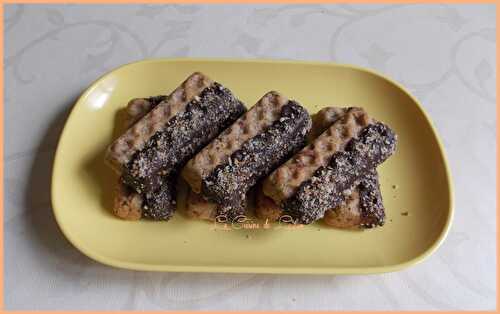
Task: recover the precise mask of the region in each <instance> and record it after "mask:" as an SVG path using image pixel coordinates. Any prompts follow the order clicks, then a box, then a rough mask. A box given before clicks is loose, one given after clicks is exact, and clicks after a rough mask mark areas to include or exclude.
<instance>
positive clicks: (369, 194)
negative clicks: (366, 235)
mask: <svg viewBox="0 0 500 314" xmlns="http://www.w3.org/2000/svg"><path fill="white" fill-rule="evenodd" d="M357 189H358V191H359V206H360V209H361V223H360V228H373V227H377V226H383V225H384V223H385V210H384V204H383V202H382V194H381V193H380V184H379V180H378V174H377V171H376V170H375V169H371V170H370V171H368V172H367V173H366V174H365V175H364V176H363V178H362V179H361V180H360V182H359V184H358V186H357Z"/></svg>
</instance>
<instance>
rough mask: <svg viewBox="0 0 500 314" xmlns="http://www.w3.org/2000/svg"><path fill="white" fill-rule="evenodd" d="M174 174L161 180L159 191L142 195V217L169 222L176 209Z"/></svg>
mask: <svg viewBox="0 0 500 314" xmlns="http://www.w3.org/2000/svg"><path fill="white" fill-rule="evenodd" d="M176 177H177V176H176V174H172V175H170V176H167V177H165V178H163V183H162V185H161V187H160V189H159V190H157V191H155V192H153V193H146V194H144V203H143V205H142V217H143V218H147V219H153V220H169V219H170V218H171V217H172V216H173V215H174V213H175V209H176V195H177V193H176V183H177V182H176Z"/></svg>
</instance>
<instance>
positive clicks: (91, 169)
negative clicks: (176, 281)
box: [52, 59, 453, 274]
mask: <svg viewBox="0 0 500 314" xmlns="http://www.w3.org/2000/svg"><path fill="white" fill-rule="evenodd" d="M194 71H201V72H204V73H206V74H207V75H208V76H210V77H211V78H212V79H214V80H216V81H219V82H220V83H222V84H223V85H225V86H227V87H228V88H230V89H231V90H232V91H233V92H234V93H235V94H236V95H237V96H238V97H239V98H240V99H241V100H242V101H243V102H245V104H246V105H247V106H252V105H253V104H254V103H255V102H256V101H257V100H258V99H259V98H260V97H261V96H262V95H264V93H266V92H267V91H269V90H277V91H280V92H282V93H283V94H285V95H287V96H288V97H289V98H291V99H296V100H298V101H299V102H300V103H301V104H303V105H304V106H305V107H306V108H307V109H308V110H309V112H310V113H311V114H312V113H315V112H316V111H318V110H319V109H321V108H322V107H323V106H327V105H336V106H347V105H356V106H362V107H364V108H365V109H366V110H367V111H368V113H369V114H370V115H371V116H373V117H374V118H376V119H378V120H381V121H383V122H385V123H387V124H389V125H390V126H391V127H392V128H393V129H394V130H395V131H396V132H397V134H398V136H399V143H398V149H397V152H396V154H395V155H394V156H392V157H391V158H390V159H389V160H388V161H387V162H385V163H384V164H383V165H381V166H380V167H379V172H380V177H381V185H382V194H383V198H384V204H385V207H386V212H387V223H386V224H385V226H384V227H382V228H378V229H375V230H367V231H344V230H335V229H332V228H329V227H327V226H325V225H323V224H322V223H321V222H318V223H315V224H313V225H309V226H305V227H302V228H300V226H299V227H295V228H292V227H290V226H289V225H286V226H285V225H270V226H268V227H269V228H265V226H264V225H263V224H262V222H255V223H254V224H251V223H250V224H247V225H245V226H242V225H234V226H228V228H226V229H227V230H225V229H224V228H223V226H222V225H214V224H211V223H209V222H204V221H194V220H189V219H188V218H185V217H184V216H183V214H182V207H183V202H182V201H180V204H179V210H178V213H177V214H176V215H175V216H174V218H173V219H172V220H171V221H170V222H151V221H139V222H128V221H123V220H120V219H117V218H115V217H114V216H113V215H112V214H111V213H110V210H111V204H112V191H113V188H114V187H115V185H116V182H117V178H116V176H115V175H114V174H113V173H112V171H111V170H110V169H108V167H106V166H105V164H104V162H103V153H104V149H105V148H106V146H107V145H108V144H109V143H111V141H112V140H113V138H115V137H116V136H118V132H119V130H117V125H118V122H117V121H119V120H120V115H121V114H120V109H122V108H123V107H124V106H125V105H126V103H127V102H128V100H130V99H131V98H134V97H145V96H150V95H158V94H165V93H169V92H170V91H172V90H173V89H174V88H175V87H176V86H177V85H178V84H179V83H180V82H181V81H182V80H184V79H185V78H186V77H187V76H188V75H189V74H191V73H192V72H194ZM121 112H123V111H121ZM182 196H183V193H180V197H182ZM52 203H53V208H54V214H55V217H56V219H57V222H58V224H59V226H60V227H61V230H62V231H63V233H64V234H65V235H66V237H67V238H68V239H69V240H70V241H71V243H73V245H74V246H76V247H77V248H78V249H79V250H80V251H82V252H83V253H84V254H86V255H88V256H89V257H91V258H93V259H95V260H97V261H99V262H102V263H104V264H108V265H112V266H116V267H122V268H129V269H137V270H153V271H199V272H252V273H335V274H347V273H351V274H352V273H355V274H366V273H379V272H388V271H395V270H399V269H402V268H404V267H407V266H409V265H412V264H414V263H416V262H418V261H421V260H422V259H424V258H425V257H426V256H428V255H429V254H431V252H433V251H434V250H435V249H436V248H437V247H438V246H439V244H440V243H441V242H442V241H443V239H444V238H445V236H446V233H447V231H448V229H449V227H450V223H451V219H452V211H453V197H452V186H451V179H450V173H449V170H448V166H447V163H446V158H445V155H444V151H443V147H442V145H441V144H440V141H439V139H438V137H437V135H436V131H435V129H434V128H433V126H432V124H431V122H430V121H429V118H428V117H427V115H426V114H425V112H424V111H423V109H422V107H421V106H420V105H419V104H418V102H417V101H416V100H415V98H413V97H412V96H410V95H409V94H408V93H407V92H406V91H405V90H404V89H403V88H402V87H401V86H399V85H397V84H396V83H394V82H392V81H390V80H389V79H387V78H384V77H382V76H381V75H379V74H376V73H374V72H371V71H368V70H365V69H361V68H358V67H353V66H344V65H335V64H330V63H311V62H292V61H290V62H288V61H248V60H206V59H203V60H202V59H199V60H198V59H194V60H193V59H167V60H147V61H141V62H137V63H133V64H129V65H125V66H123V67H120V68H118V69H116V70H114V71H112V72H111V73H109V74H106V75H105V76H103V77H102V78H100V79H99V80H97V81H96V82H95V83H94V84H92V86H90V87H89V88H88V89H87V91H85V92H84V93H83V95H82V96H81V97H80V99H79V100H78V102H77V103H76V105H75V106H74V108H73V110H72V112H71V115H70V116H69V118H68V120H67V122H66V126H65V128H64V131H63V133H62V135H61V138H60V141H59V145H58V148H57V153H56V157H55V164H54V172H53V178H52Z"/></svg>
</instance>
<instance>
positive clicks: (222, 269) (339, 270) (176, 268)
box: [50, 57, 455, 274]
mask: <svg viewBox="0 0 500 314" xmlns="http://www.w3.org/2000/svg"><path fill="white" fill-rule="evenodd" d="M155 62H161V63H163V62H167V63H174V62H175V63H176V62H222V63H231V62H238V63H273V64H276V63H279V64H301V65H315V66H328V67H341V68H349V69H354V70H358V71H361V72H365V73H368V74H371V75H374V76H376V77H378V78H380V79H382V80H385V81H386V82H388V83H389V84H392V85H394V86H395V87H397V88H399V89H400V90H401V91H402V92H403V93H405V94H406V95H407V96H408V97H409V98H410V99H411V100H412V101H413V102H414V103H415V104H416V105H417V108H418V110H420V113H421V114H422V115H423V116H424V118H425V120H426V122H427V123H428V125H429V126H430V129H431V131H432V133H433V135H434V137H435V138H436V141H437V144H438V148H439V152H440V156H441V158H442V160H443V164H444V170H445V174H446V180H447V182H448V189H447V190H448V199H449V208H448V215H447V217H446V222H445V225H444V227H443V229H442V230H441V231H440V234H439V235H438V237H437V239H436V240H435V241H434V242H433V243H432V244H431V245H430V246H429V247H428V248H427V249H426V250H424V251H423V252H421V253H420V254H419V255H417V256H415V257H413V258H412V259H410V260H408V261H405V262H402V263H397V264H393V265H384V266H370V267H335V266H332V267H306V266H304V267H302V266H298V267H270V266H269V267H267V266H266V267H260V266H223V265H222V266H221V265H210V266H208V265H205V266H203V265H200V266H192V265H169V264H147V263H139V262H127V261H121V260H117V259H114V258H111V257H106V256H103V255H100V254H98V253H96V252H93V251H92V249H90V248H88V247H86V246H85V244H82V243H80V242H79V241H78V240H77V239H75V237H73V236H72V235H71V231H70V230H68V229H67V228H66V227H65V226H64V223H63V222H62V220H61V217H60V216H59V214H58V213H59V212H60V211H61V209H58V208H60V206H59V205H58V201H57V199H58V198H57V197H56V193H57V177H58V176H57V171H58V169H59V167H58V165H59V164H60V163H61V160H60V159H61V158H60V155H61V141H62V139H63V138H64V136H65V134H66V131H67V126H68V124H69V123H68V122H70V120H71V119H72V118H73V117H74V112H75V109H76V108H77V107H78V106H79V105H80V103H82V102H83V101H84V99H86V98H87V96H88V95H89V94H90V93H91V92H92V91H93V90H94V89H95V88H96V87H97V86H98V85H99V84H100V83H101V82H102V81H104V80H105V79H107V78H108V77H109V76H111V75H113V74H115V73H116V72H118V71H120V70H122V69H124V68H126V67H132V66H137V65H142V64H146V63H155ZM51 175H52V178H51V194H50V196H51V204H52V212H53V214H54V217H55V220H56V222H57V225H58V226H59V229H60V230H61V232H62V233H63V235H64V236H65V237H66V239H68V241H69V242H70V243H71V244H72V245H73V246H74V247H75V248H76V249H77V250H79V251H80V252H82V253H83V254H84V255H86V256H87V257H89V258H91V259H93V260H95V261H97V262H99V263H102V264H105V265H108V266H113V267H116V268H122V269H129V270H140V271H162V272H203V273H210V272H213V273H266V274H376V273H387V272H394V271H398V270H402V269H405V268H408V267H410V266H413V265H415V264H417V263H420V262H422V261H424V260H425V259H427V258H428V257H429V256H431V255H432V254H433V253H434V252H435V251H436V250H437V249H438V248H439V247H440V246H441V245H442V243H443V242H444V240H445V239H446V236H447V235H448V233H449V231H450V229H451V225H452V221H453V217H454V213H455V197H454V186H453V180H452V175H451V169H450V165H449V162H448V158H447V155H446V150H445V148H444V145H443V143H442V141H441V139H440V137H439V134H438V132H437V129H436V127H435V126H434V124H433V122H432V120H431V118H430V116H429V115H428V114H427V112H426V111H425V110H424V108H423V106H422V105H421V104H420V102H419V101H418V100H417V99H416V98H415V97H414V96H413V95H412V94H411V93H410V92H409V91H408V90H407V89H406V88H405V87H404V86H402V85H401V84H400V83H398V82H396V81H395V80H393V79H391V78H389V77H387V76H385V75H384V74H381V73H379V72H377V71H375V70H371V69H369V68H365V67H362V66H358V65H352V64H341V63H336V62H328V61H301V60H291V59H239V58H187V57H186V58H148V59H144V60H140V61H133V62H129V63H126V64H123V65H121V66H118V67H116V68H114V69H112V70H110V71H108V72H106V73H104V74H103V75H101V76H100V77H99V78H97V79H96V80H95V81H94V82H92V83H91V84H90V85H89V87H87V88H86V89H85V90H84V91H83V92H82V94H81V95H80V96H79V97H78V99H77V100H76V102H75V104H74V105H73V106H72V108H71V110H70V113H69V114H68V117H67V118H66V121H65V123H64V127H63V129H62V131H61V134H60V136H59V139H58V141H57V148H56V151H55V155H54V162H53V167H52V174H51Z"/></svg>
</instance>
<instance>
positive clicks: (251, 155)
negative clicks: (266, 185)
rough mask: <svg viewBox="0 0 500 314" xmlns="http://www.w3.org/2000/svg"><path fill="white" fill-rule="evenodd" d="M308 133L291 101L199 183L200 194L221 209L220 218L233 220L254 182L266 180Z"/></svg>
mask: <svg viewBox="0 0 500 314" xmlns="http://www.w3.org/2000/svg"><path fill="white" fill-rule="evenodd" d="M310 129H311V118H310V116H309V114H308V113H307V111H306V110H305V109H304V108H303V107H302V106H300V105H299V104H298V103H297V102H295V101H289V102H288V104H286V105H285V106H283V108H282V110H281V116H280V118H279V119H278V120H276V121H275V122H274V123H273V124H272V125H271V126H269V127H268V128H267V129H266V130H265V131H264V132H262V133H260V134H258V135H256V136H255V137H253V138H251V139H250V140H248V141H247V142H245V143H244V144H243V145H242V147H241V148H240V149H239V150H237V151H235V152H234V153H233V154H232V155H231V156H230V157H229V159H228V161H227V162H226V163H225V164H222V165H219V166H217V167H216V168H215V169H214V170H213V171H212V173H210V175H208V176H207V177H206V178H205V179H204V180H203V181H202V194H203V195H204V196H205V197H207V198H208V199H209V200H210V201H213V202H215V203H217V204H220V205H224V206H225V207H226V208H225V209H224V210H219V212H220V214H225V215H229V216H230V217H234V216H235V215H236V216H237V215H238V214H240V213H241V210H244V207H241V206H237V205H235V204H241V203H242V200H243V199H244V197H245V194H246V193H247V192H248V190H249V189H250V188H251V187H252V186H253V185H255V184H256V183H257V180H259V179H261V178H263V177H265V176H267V175H268V174H269V173H270V172H271V171H273V170H274V169H275V168H276V167H278V166H279V165H280V164H282V163H283V162H285V161H286V160H287V159H288V158H290V157H291V155H293V154H294V153H296V152H297V151H298V150H299V149H301V148H302V147H303V146H304V145H305V140H306V135H307V133H308V132H309V130H310Z"/></svg>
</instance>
